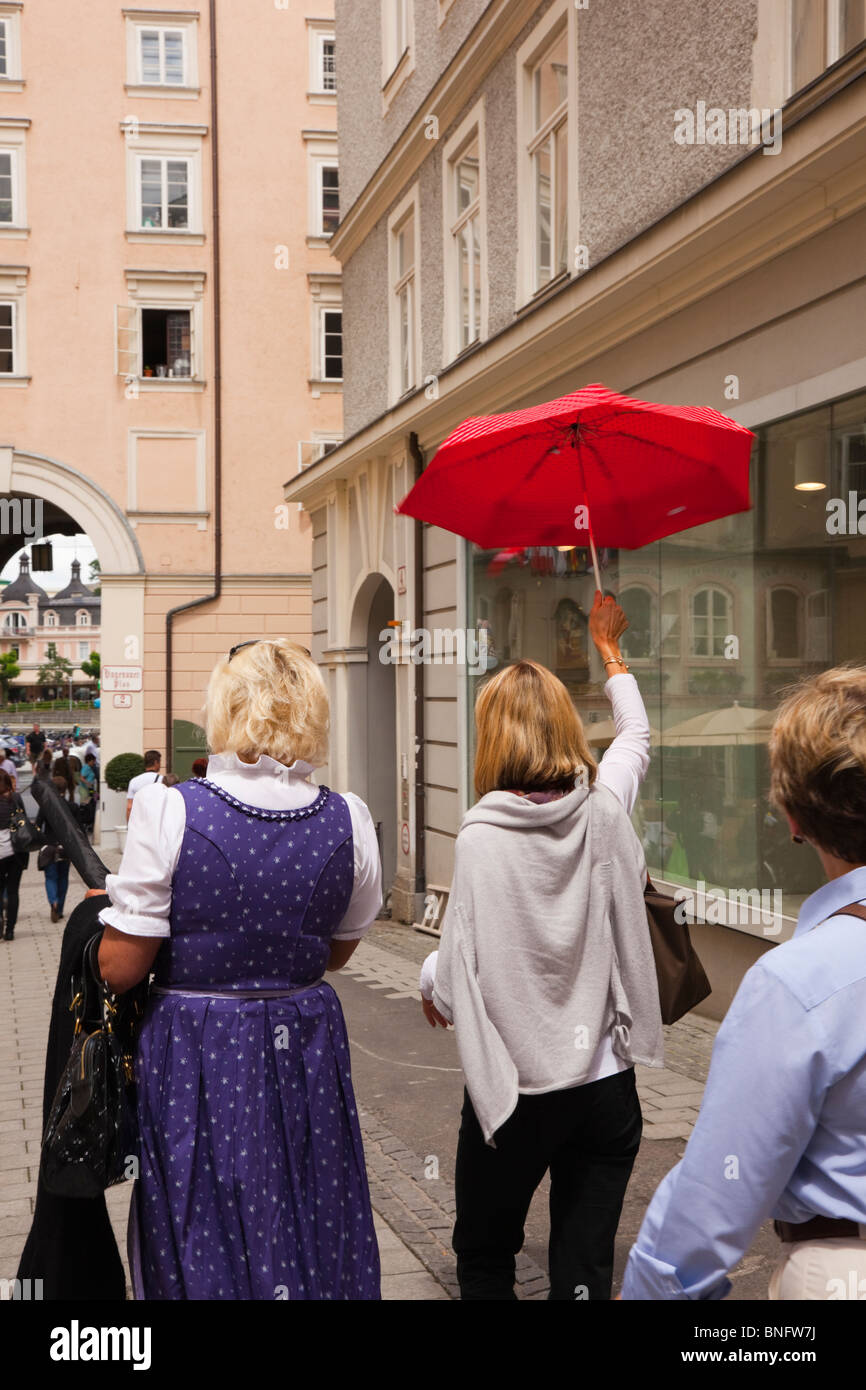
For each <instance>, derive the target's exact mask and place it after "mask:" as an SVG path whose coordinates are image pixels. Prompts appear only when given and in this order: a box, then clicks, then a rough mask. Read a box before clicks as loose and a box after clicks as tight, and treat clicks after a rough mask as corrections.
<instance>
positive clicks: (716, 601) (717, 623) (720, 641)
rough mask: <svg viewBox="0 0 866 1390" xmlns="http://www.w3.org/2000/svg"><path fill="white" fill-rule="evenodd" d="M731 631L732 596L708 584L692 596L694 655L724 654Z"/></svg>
mask: <svg viewBox="0 0 866 1390" xmlns="http://www.w3.org/2000/svg"><path fill="white" fill-rule="evenodd" d="M730 631H731V598H730V595H729V594H727V593H726V592H725V590H724V589H717V588H715V587H714V586H713V585H709V584H708V585H707V586H706V588H704V589H698V591H697V593H695V594H693V596H692V656H722V657H723V656H724V655H725V638H726V637H727V636H728V634H729V633H730Z"/></svg>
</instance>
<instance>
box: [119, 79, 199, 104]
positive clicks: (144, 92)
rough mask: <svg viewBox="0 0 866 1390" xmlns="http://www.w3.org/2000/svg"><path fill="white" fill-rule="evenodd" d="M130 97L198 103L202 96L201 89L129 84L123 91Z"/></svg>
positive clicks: (168, 85)
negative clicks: (175, 98)
mask: <svg viewBox="0 0 866 1390" xmlns="http://www.w3.org/2000/svg"><path fill="white" fill-rule="evenodd" d="M123 90H124V91H125V92H126V94H127V96H130V97H159V98H160V99H161V100H162V101H165V100H166V98H168V99H170V98H171V97H177V99H178V100H179V101H196V100H197V98H198V97H200V96H201V87H174V86H172V85H170V84H168V83H164V84H160V83H157V82H127V83H126V84H125V86H124V89H123Z"/></svg>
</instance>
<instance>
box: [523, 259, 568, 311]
mask: <svg viewBox="0 0 866 1390" xmlns="http://www.w3.org/2000/svg"><path fill="white" fill-rule="evenodd" d="M572 278H573V277H572V274H571V272H570V271H568V270H561V271H560V272H559V274H558V275H555V276H554V277H553V279H552V280H548V282H547V284H546V285H542V287H541V289H540V290H535V291H534V293H533V294H531V295H530V297H529V299H527V300H526V301H525V303H523V304H521V306H520V308H519V309H516V310H515V313H514V317H515V318H516V319H519V318H520V316H521V314H529V313H531V312H532V310H533V309H537V308H538V306H539V304H543V303H544V301H545V299H547V297H548V295H550V296H551V297H552V296H553V295H555V294H556V292H557V290H560V289H562V287H563V285H567V284H568V282H569V280H571V279H572Z"/></svg>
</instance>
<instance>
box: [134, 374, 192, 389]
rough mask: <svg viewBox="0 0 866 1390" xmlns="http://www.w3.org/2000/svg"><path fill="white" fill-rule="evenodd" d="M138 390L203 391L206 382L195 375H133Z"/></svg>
mask: <svg viewBox="0 0 866 1390" xmlns="http://www.w3.org/2000/svg"><path fill="white" fill-rule="evenodd" d="M131 380H132V381H133V382H135V384H136V386H137V387H138V389H139V390H140V391H204V389H205V387H206V386H207V382H206V381H205V380H204V379H203V378H202V377H197V376H134V377H132V378H131Z"/></svg>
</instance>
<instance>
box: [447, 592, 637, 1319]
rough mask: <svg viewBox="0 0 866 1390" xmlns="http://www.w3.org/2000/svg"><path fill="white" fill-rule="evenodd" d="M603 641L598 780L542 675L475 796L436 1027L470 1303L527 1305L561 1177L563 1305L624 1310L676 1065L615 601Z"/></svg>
mask: <svg viewBox="0 0 866 1390" xmlns="http://www.w3.org/2000/svg"><path fill="white" fill-rule="evenodd" d="M589 625H590V632H591V634H592V637H593V641H594V642H595V645H596V647H597V649H598V651H599V653H600V654H601V658H602V661H603V663H604V666H605V670H606V671H607V672H608V675H609V679H608V680H607V682H606V684H605V693H606V694H607V696H608V698H609V699H610V700H611V702H612V705H613V718H614V726H615V729H616V738H615V739H614V741H613V743H612V744H611V746H610V748H609V749H608V751H607V752H606V753H605V755H604V757H603V758H602V760H601V764H600V765H599V766H598V767H596V764H595V761H594V759H593V757H592V755H591V753H590V751H589V747H588V745H587V742H586V737H585V734H584V731H583V725H582V723H581V720H580V715H579V714H578V713H577V710H576V709H575V708H574V705H573V704H572V701H571V698H570V696H569V694H568V691H567V690H566V688H565V686H564V685H563V684H562V682H561V681H559V680H558V679H557V678H556V676H554V675H553V674H552V673H551V672H550V671H547V670H545V668H544V667H543V666H539V665H537V664H536V663H535V662H534V661H519V662H517V663H515V664H514V665H512V666H508V667H506V668H505V669H504V670H502V671H500V672H498V673H497V674H496V675H495V676H493V677H492V679H490V680H489V681H488V682H487V683H486V684H485V685H484V686H482V688H481V691H480V692H479V695H478V699H477V702H476V707H475V720H476V730H477V746H476V757H475V787H476V791H477V792H478V795H479V798H480V800H479V801H478V802H477V804H476V805H475V806H473V808H472V809H471V810H470V811H469V812H468V814H467V815H466V816H465V817H464V819H463V824H462V826H461V828H460V833H459V835H458V837H457V845H456V851H455V859H454V879H453V883H452V886H451V894H450V897H449V901H448V908H447V911H446V914H445V920H444V922H443V926H442V941H441V945H440V948H439V951H438V953H436V952H434V954H433V956H431V957H428V959H427V960H426V961H425V963H424V967H423V969H422V975H421V994H422V999H423V1008H424V1012H425V1015H426V1017H427V1019H428V1021H429V1022H430V1023H431V1024H432V1025H433V1026H434V1027H435V1026H436V1024H437V1023H438V1024H441V1025H442V1026H445V1025H446V1024H447V1023H449V1022H452V1023H453V1024H454V1027H455V1030H456V1036H457V1045H458V1048H459V1052H460V1061H461V1064H462V1066H463V1072H464V1076H465V1080H466V1092H465V1097H464V1105H463V1116H462V1123H461V1127H460V1136H459V1140H458V1147H457V1166H456V1178H455V1186H456V1196H457V1217H456V1224H455V1228H454V1237H453V1245H454V1250H455V1252H456V1254H457V1275H458V1279H459V1282H460V1290H461V1296H462V1297H463V1298H464V1299H513V1298H514V1297H515V1294H514V1274H515V1260H514V1257H515V1255H516V1254H517V1252H518V1251H519V1250H520V1248H521V1246H522V1244H523V1236H524V1223H525V1220H526V1213H527V1211H528V1209H529V1203H530V1201H531V1200H532V1195H533V1193H534V1192H535V1189H536V1188H537V1187H538V1184H539V1183H540V1182H541V1180H542V1178H543V1177H544V1174H545V1172H547V1171H548V1170H549V1172H550V1245H549V1262H550V1286H551V1292H550V1297H551V1298H552V1299H559V1300H574V1299H609V1298H610V1294H611V1281H612V1276H613V1252H614V1237H615V1235H616V1228H617V1224H618V1222H619V1216H620V1212H621V1210H622V1203H623V1198H624V1196H625V1190H626V1186H627V1184H628V1180H629V1176H630V1174H631V1170H632V1166H633V1164H634V1160H635V1156H636V1154H637V1150H638V1146H639V1144H640V1136H641V1111H640V1103H639V1101H638V1097H637V1090H636V1087H635V1078H634V1063H635V1062H643V1063H646V1064H647V1065H650V1066H660V1065H661V1063H662V1028H661V1014H660V1010H659V999H658V987H657V985H656V977H655V969H654V964H653V956H652V948H651V945H650V938H649V930H648V927H647V918H646V911H645V908H644V899H643V889H644V882H645V874H646V870H645V864H644V856H643V851H642V849H641V846H640V843H639V841H638V839H637V836H636V834H635V832H634V830H633V829H632V825H631V822H630V820H629V815H630V813H631V810H632V808H633V806H634V803H635V800H636V798H637V794H638V790H639V787H640V784H641V782H642V780H643V777H644V775H645V773H646V769H647V767H648V765H649V746H650V731H649V724H648V722H647V717H646V710H645V709H644V705H643V701H642V699H641V697H640V692H639V691H638V688H637V682H636V681H635V679H634V677H633V676H631V675H629V674H628V668H627V666H626V664H625V662H624V661H623V659H622V656H621V654H620V651H619V644H618V638H619V636H620V635H621V633H622V632H623V631H624V630H625V628H626V627H627V626H628V623H627V620H626V617H625V614H624V613H623V611H622V609H621V608H620V607H619V606H618V604H616V603H615V602H614V600H613V599H612V598H610V597H608V598H605V599H604V600H602V596H601V594H600V593H596V596H595V603H594V605H593V608H592V612H591V614H590V620H589Z"/></svg>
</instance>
